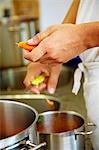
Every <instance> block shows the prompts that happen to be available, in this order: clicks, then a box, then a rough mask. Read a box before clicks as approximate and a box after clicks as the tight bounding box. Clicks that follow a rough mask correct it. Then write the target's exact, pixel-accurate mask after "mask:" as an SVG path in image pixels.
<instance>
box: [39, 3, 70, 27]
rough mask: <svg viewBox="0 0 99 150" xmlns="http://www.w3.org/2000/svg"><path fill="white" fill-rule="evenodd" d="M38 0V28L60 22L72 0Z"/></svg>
mask: <svg viewBox="0 0 99 150" xmlns="http://www.w3.org/2000/svg"><path fill="white" fill-rule="evenodd" d="M39 2H40V30H44V29H45V28H46V27H48V26H49V25H52V24H57V23H61V22H62V20H63V18H64V16H65V15H66V13H67V11H68V9H69V7H70V5H71V3H72V0H39Z"/></svg>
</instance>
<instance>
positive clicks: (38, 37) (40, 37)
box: [27, 26, 56, 45]
mask: <svg viewBox="0 0 99 150" xmlns="http://www.w3.org/2000/svg"><path fill="white" fill-rule="evenodd" d="M55 30H56V26H50V27H49V28H47V29H46V30H45V31H42V32H40V33H38V34H36V35H35V36H34V37H33V38H31V39H29V40H28V41H27V42H28V44H29V45H38V44H39V43H40V42H41V41H42V40H43V39H45V38H46V37H48V36H49V35H50V34H51V33H53V32H54V31H55Z"/></svg>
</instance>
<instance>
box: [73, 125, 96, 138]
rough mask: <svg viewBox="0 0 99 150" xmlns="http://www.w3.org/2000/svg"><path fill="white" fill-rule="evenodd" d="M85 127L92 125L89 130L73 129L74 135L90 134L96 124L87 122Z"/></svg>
mask: <svg viewBox="0 0 99 150" xmlns="http://www.w3.org/2000/svg"><path fill="white" fill-rule="evenodd" d="M87 127H92V129H91V130H90V131H86V132H84V131H75V135H90V134H93V132H94V130H95V129H96V125H95V124H94V123H88V124H87Z"/></svg>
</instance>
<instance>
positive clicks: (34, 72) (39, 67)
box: [24, 62, 61, 94]
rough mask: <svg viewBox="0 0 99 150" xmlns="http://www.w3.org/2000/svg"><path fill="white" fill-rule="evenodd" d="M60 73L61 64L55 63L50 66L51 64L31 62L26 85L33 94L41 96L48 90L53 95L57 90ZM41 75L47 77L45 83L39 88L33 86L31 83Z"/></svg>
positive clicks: (25, 81)
mask: <svg viewBox="0 0 99 150" xmlns="http://www.w3.org/2000/svg"><path fill="white" fill-rule="evenodd" d="M60 72H61V64H59V63H55V64H54V63H53V64H51V65H50V66H49V64H42V63H40V62H36V63H35V62H31V63H30V64H29V65H28V67H27V74H26V77H25V79H24V84H25V86H26V88H27V89H28V90H30V91H32V92H33V93H37V94H39V93H40V92H41V91H42V90H44V89H47V90H48V92H49V93H50V94H53V93H54V92H55V90H56V86H57V83H58V78H59V74H60ZM40 74H44V75H45V81H44V82H43V83H41V84H40V85H38V86H33V85H32V84H31V81H32V80H33V79H34V78H35V77H36V76H38V75H40ZM46 79H47V80H46Z"/></svg>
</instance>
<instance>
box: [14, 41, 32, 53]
mask: <svg viewBox="0 0 99 150" xmlns="http://www.w3.org/2000/svg"><path fill="white" fill-rule="evenodd" d="M17 45H18V47H20V48H24V49H25V50H28V51H29V52H30V51H32V49H33V48H35V46H33V45H29V44H28V43H27V42H25V41H22V42H19V43H17Z"/></svg>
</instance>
